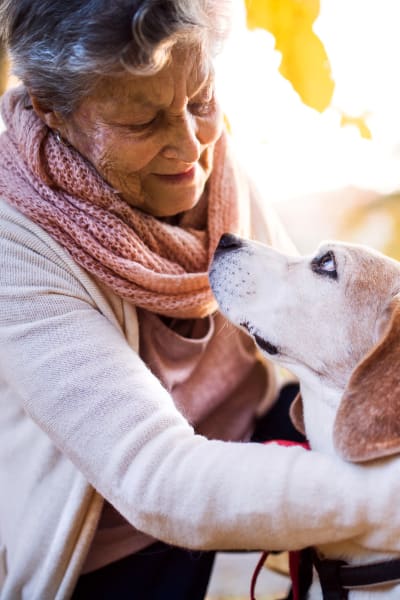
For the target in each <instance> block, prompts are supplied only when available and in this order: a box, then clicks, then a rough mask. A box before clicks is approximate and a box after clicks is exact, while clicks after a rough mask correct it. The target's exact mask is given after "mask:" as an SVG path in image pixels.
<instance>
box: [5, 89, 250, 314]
mask: <svg viewBox="0 0 400 600" xmlns="http://www.w3.org/2000/svg"><path fill="white" fill-rule="evenodd" d="M26 98H27V95H26V92H25V89H24V88H23V87H22V88H18V89H16V90H12V91H11V92H8V93H7V94H6V95H5V96H4V98H3V101H2V115H3V119H4V122H5V124H6V128H7V129H6V132H5V133H3V134H2V135H1V137H0V192H1V194H2V196H3V197H4V199H5V200H7V202H9V203H10V204H12V205H13V206H15V207H16V208H17V209H18V210H19V211H21V212H22V213H23V214H24V215H26V216H27V217H29V218H30V219H32V221H34V222H35V223H37V224H38V225H40V226H41V227H42V228H43V229H44V230H45V231H47V232H48V233H49V234H50V235H51V236H52V237H53V238H54V239H55V240H57V242H59V243H60V244H61V245H62V246H63V247H64V248H65V249H66V250H68V252H69V253H70V254H71V255H72V257H73V258H74V260H75V261H76V262H77V263H78V264H79V265H81V266H82V267H83V268H84V269H86V270H87V271H88V272H89V273H90V274H91V275H93V276H94V277H96V278H97V279H98V280H100V281H101V282H103V283H104V284H105V285H106V286H109V287H110V288H111V289H112V290H113V291H114V292H115V293H116V294H117V295H119V296H121V297H123V298H125V299H128V300H130V301H132V302H133V303H134V304H135V305H137V306H139V307H141V308H144V309H146V310H149V311H152V312H156V313H159V314H163V315H166V316H171V317H177V318H197V317H203V316H205V315H208V314H210V313H212V312H213V311H214V310H215V308H216V303H215V300H214V298H213V295H212V292H211V289H210V286H209V282H208V276H207V268H208V265H209V263H210V260H211V258H212V255H213V252H214V250H215V248H216V246H217V244H218V240H219V238H220V236H221V235H222V233H224V232H228V231H229V232H234V233H241V234H247V233H248V232H247V231H246V225H247V223H248V215H246V212H247V210H248V197H243V196H248V193H247V194H246V191H247V190H244V192H245V193H244V194H243V193H242V192H243V190H240V185H239V180H238V178H237V172H236V168H235V165H234V163H233V160H232V158H231V156H230V154H229V151H228V147H227V139H226V135H225V134H223V135H222V136H221V138H220V139H219V141H218V142H217V145H216V148H215V156H214V168H213V173H212V175H211V177H210V179H209V181H208V183H207V190H206V192H205V194H204V198H202V200H201V201H200V202H199V203H198V205H197V206H196V207H195V208H194V209H192V210H191V211H188V212H187V213H185V214H183V215H182V216H181V218H180V222H179V224H178V225H171V224H168V223H166V222H164V221H162V220H160V219H157V218H155V217H152V216H150V215H148V214H145V213H143V212H142V211H141V210H139V209H136V208H133V207H132V206H130V205H128V204H127V203H126V202H125V201H124V200H123V199H122V198H121V197H120V196H119V195H118V194H117V193H116V192H115V191H114V190H113V189H112V188H111V187H110V186H109V185H108V184H107V183H106V182H105V181H104V180H103V179H102V178H101V177H100V175H99V174H98V173H97V172H96V170H95V169H94V168H93V166H92V165H91V164H90V163H89V162H87V161H86V160H85V159H84V158H83V157H82V156H81V155H80V154H79V153H78V152H77V151H76V150H74V149H73V148H72V147H70V146H69V145H67V144H63V143H62V142H59V141H57V139H56V136H55V135H54V133H53V132H52V131H51V130H49V129H48V127H47V126H46V125H45V124H44V123H43V122H42V121H41V120H40V119H39V118H38V117H37V116H36V114H35V112H34V111H33V109H32V107H30V106H28V105H27V103H26ZM239 200H240V202H239ZM241 203H243V207H244V209H245V210H244V219H242V214H241V207H240V204H241ZM201 207H204V209H205V211H206V214H204V210H203V211H202V210H201ZM242 221H244V224H245V225H244V229H243V227H242V228H241V227H240V225H239V224H240V223H241V222H242ZM204 222H205V225H204Z"/></svg>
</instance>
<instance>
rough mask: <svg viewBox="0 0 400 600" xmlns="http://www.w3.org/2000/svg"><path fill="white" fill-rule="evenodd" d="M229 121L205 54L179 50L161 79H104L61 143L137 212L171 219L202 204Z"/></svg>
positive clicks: (62, 127)
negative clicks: (217, 147)
mask: <svg viewBox="0 0 400 600" xmlns="http://www.w3.org/2000/svg"><path fill="white" fill-rule="evenodd" d="M221 128H222V115H221V111H220V109H219V106H218V104H217V102H216V99H215V95H214V81H213V76H212V74H211V73H210V71H209V70H208V69H207V68H205V66H204V62H203V61H202V60H201V56H200V54H199V53H196V52H195V51H193V49H192V50H174V51H173V53H172V59H171V61H170V63H169V64H168V65H167V66H166V67H164V68H163V69H162V70H161V71H160V72H159V73H157V74H155V75H151V76H136V75H131V74H129V73H126V74H124V75H123V76H120V77H111V76H106V77H102V78H101V79H100V80H99V81H98V83H97V85H96V87H95V88H94V90H93V92H92V93H91V94H90V95H89V96H88V97H86V98H85V99H84V100H83V102H82V103H81V104H80V105H79V107H78V109H77V110H76V111H75V112H74V113H73V114H72V116H70V117H68V118H66V119H62V120H61V123H60V124H59V125H58V129H59V131H60V133H61V135H62V136H63V137H64V138H65V139H66V140H68V141H69V143H70V144H71V145H72V146H74V147H75V148H76V149H77V150H79V152H80V153H81V154H83V155H84V156H85V157H86V158H87V159H88V160H89V161H90V162H91V163H92V164H93V165H94V166H95V168H96V169H97V171H98V172H99V173H100V175H101V176H102V177H103V178H104V179H105V180H106V181H107V182H108V183H109V184H110V185H111V186H112V187H113V188H114V189H115V190H117V191H118V192H120V193H121V195H122V197H123V198H124V199H125V200H126V201H127V202H128V203H129V204H131V205H132V206H136V207H138V208H141V209H142V210H144V211H146V212H148V213H150V214H151V215H153V216H158V217H166V216H172V215H176V214H178V213H180V212H183V211H186V210H189V209H190V208H192V207H193V206H194V205H195V204H196V203H197V202H198V200H199V199H200V197H201V195H202V192H203V190H204V186H205V183H206V181H207V179H208V177H209V176H210V173H211V169H212V165H213V153H214V146H215V142H216V141H217V139H218V137H219V136H220V134H221Z"/></svg>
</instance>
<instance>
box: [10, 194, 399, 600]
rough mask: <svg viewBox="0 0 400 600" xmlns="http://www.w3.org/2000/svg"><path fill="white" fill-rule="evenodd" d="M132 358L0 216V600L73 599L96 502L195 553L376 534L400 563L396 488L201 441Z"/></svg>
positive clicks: (126, 345) (121, 339)
mask: <svg viewBox="0 0 400 600" xmlns="http://www.w3.org/2000/svg"><path fill="white" fill-rule="evenodd" d="M270 219H272V217H270ZM258 220H259V216H256V221H258ZM270 222H271V221H270ZM258 224H259V223H258ZM270 235H271V241H272V242H273V243H275V244H277V245H279V244H280V243H282V240H283V237H281V240H280V241H279V237H280V233H279V227H278V226H276V227H275V226H274V227H272V229H271V234H270ZM271 293H273V290H272V291H271ZM137 346H138V329H137V319H136V315H135V309H134V307H133V306H131V305H130V304H129V303H128V302H124V301H122V300H121V299H120V298H118V297H116V296H115V295H113V294H112V293H110V292H107V291H105V290H104V289H102V288H100V287H99V285H97V284H96V282H95V281H94V279H93V278H91V277H90V276H89V275H88V274H87V273H86V272H85V271H84V270H82V269H81V268H80V267H79V266H78V265H77V264H76V263H75V262H74V261H73V260H72V258H71V257H70V256H69V254H68V253H67V252H66V251H65V250H64V249H63V248H62V247H60V246H59V244H58V243H56V242H55V241H54V240H53V239H52V238H51V237H50V236H49V235H48V234H47V233H45V232H44V231H43V230H42V229H41V228H40V227H38V226H37V225H35V224H33V223H32V222H31V221H29V220H28V219H26V218H25V217H24V216H22V215H21V214H20V213H18V212H17V211H16V210H14V209H12V208H11V207H9V206H8V205H7V204H6V203H4V202H1V203H0V590H1V591H0V598H1V600H17V599H19V598H26V599H29V600H47V599H48V600H53V599H62V598H69V597H70V595H71V593H72V591H73V589H74V586H75V584H76V581H77V578H78V577H79V574H80V570H81V567H82V564H83V561H84V559H85V555H86V552H87V550H88V547H89V545H90V542H91V540H92V536H93V533H94V531H95V528H96V524H97V521H98V518H99V515H100V511H101V508H102V503H103V499H102V498H103V497H105V498H107V500H108V501H109V502H111V503H112V504H113V505H114V506H115V507H116V508H117V510H118V511H119V512H120V513H121V514H122V515H124V517H125V518H126V519H127V520H128V521H130V522H131V523H132V524H133V525H134V526H135V527H136V528H138V529H139V530H141V531H143V532H145V533H148V534H150V535H152V536H154V537H155V538H158V539H160V540H163V541H165V542H169V543H171V544H175V545H179V546H184V547H188V548H199V549H220V550H223V549H254V550H256V549H260V548H268V549H289V548H300V547H303V546H306V545H308V544H309V543H319V544H322V543H324V542H328V541H337V540H340V539H344V538H348V537H350V536H357V535H362V534H366V535H369V536H370V539H371V544H373V543H374V537H373V536H374V535H383V534H382V532H381V530H380V531H379V533H378V532H377V531H376V528H375V524H376V525H378V524H379V523H380V522H381V521H382V520H383V519H388V523H390V527H387V528H386V529H389V532H384V534H385V535H388V544H389V545H390V544H395V545H397V546H399V547H400V509H399V508H398V498H399V497H400V496H399V494H400V477H399V480H398V481H396V482H392V483H393V485H392V486H391V487H390V488H389V486H387V484H386V489H384V490H381V494H380V496H379V498H380V500H379V502H377V501H374V490H375V488H376V486H379V482H377V481H376V479H375V480H371V478H370V477H369V475H368V471H367V470H365V469H363V468H362V467H355V466H353V465H346V464H344V463H341V462H340V461H338V460H336V459H333V458H329V457H325V456H322V455H318V454H316V453H309V452H306V451H304V450H302V449H300V448H290V449H288V448H281V447H278V446H276V445H275V444H272V445H268V446H263V445H260V444H242V443H226V442H219V441H208V440H206V439H205V438H203V437H201V436H198V435H195V434H194V433H193V430H192V428H191V427H190V426H189V425H188V423H187V422H186V421H185V419H184V418H183V417H182V416H181V414H180V413H179V412H178V411H177V409H176V408H175V406H174V403H173V401H172V399H171V397H170V396H169V394H168V393H167V392H166V390H165V389H164V388H163V387H162V386H161V384H160V383H159V382H158V381H157V379H156V378H155V377H154V376H153V375H152V374H151V372H150V371H149V370H148V369H147V368H146V366H145V365H144V364H143V362H142V361H141V359H140V358H139V356H138V353H137V350H138V348H137ZM382 487H383V486H382ZM378 489H379V487H378ZM390 534H391V535H390ZM380 539H381V538H380Z"/></svg>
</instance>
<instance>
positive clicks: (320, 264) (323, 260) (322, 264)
mask: <svg viewBox="0 0 400 600" xmlns="http://www.w3.org/2000/svg"><path fill="white" fill-rule="evenodd" d="M311 268H312V270H313V271H314V273H318V274H319V275H327V276H328V277H331V278H332V279H337V271H336V260H335V255H334V254H333V252H331V251H329V252H326V253H325V254H322V256H317V257H316V258H314V259H313V260H312V262H311Z"/></svg>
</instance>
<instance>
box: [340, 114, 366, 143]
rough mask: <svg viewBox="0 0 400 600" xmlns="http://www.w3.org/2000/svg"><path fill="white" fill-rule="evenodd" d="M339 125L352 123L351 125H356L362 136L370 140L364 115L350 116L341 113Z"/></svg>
mask: <svg viewBox="0 0 400 600" xmlns="http://www.w3.org/2000/svg"><path fill="white" fill-rule="evenodd" d="M340 125H341V127H346V126H349V125H350V126H351V125H352V126H353V127H357V129H358V131H359V132H360V135H361V137H362V138H364V139H366V140H372V134H371V130H370V128H369V127H368V125H367V123H366V122H365V117H363V116H361V117H350V116H349V115H346V114H344V113H342V115H341V118H340Z"/></svg>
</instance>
